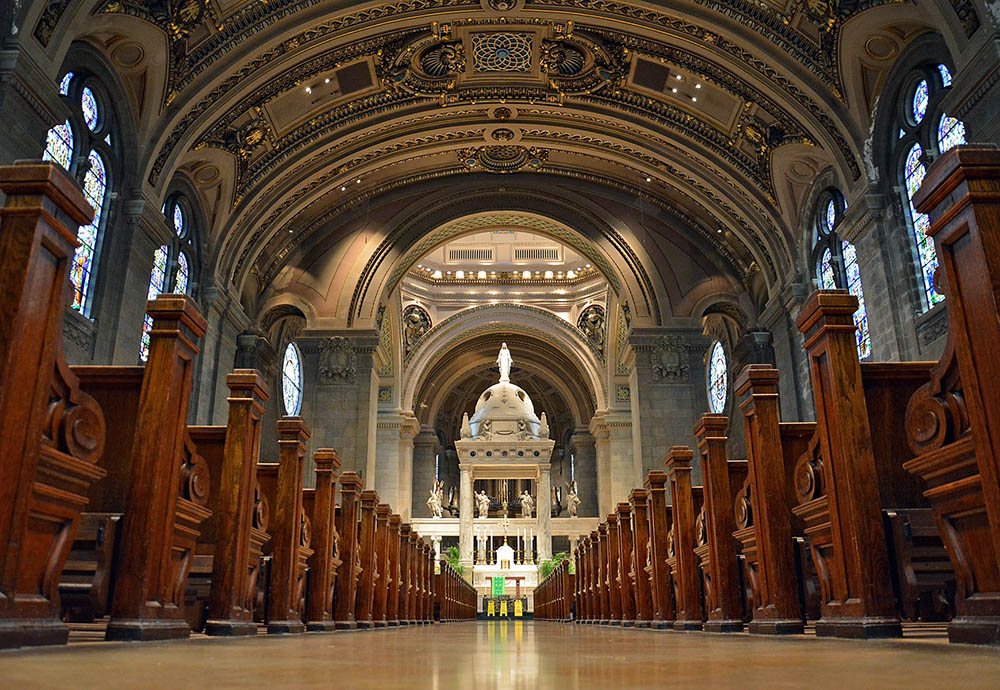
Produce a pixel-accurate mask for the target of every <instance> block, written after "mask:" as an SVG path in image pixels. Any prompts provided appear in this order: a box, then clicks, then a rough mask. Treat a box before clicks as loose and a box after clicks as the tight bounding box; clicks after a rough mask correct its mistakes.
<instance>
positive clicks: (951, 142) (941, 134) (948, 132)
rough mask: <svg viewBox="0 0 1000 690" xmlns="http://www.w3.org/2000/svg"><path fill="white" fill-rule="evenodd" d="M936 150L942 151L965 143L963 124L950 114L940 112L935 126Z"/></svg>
mask: <svg viewBox="0 0 1000 690" xmlns="http://www.w3.org/2000/svg"><path fill="white" fill-rule="evenodd" d="M937 138H938V152H939V153H944V152H945V151H948V150H950V149H953V148H954V147H956V146H958V145H960V144H964V143H965V125H964V124H963V123H962V121H961V120H956V119H955V118H953V117H951V116H950V115H945V114H944V113H942V114H941V120H940V121H939V122H938V128H937Z"/></svg>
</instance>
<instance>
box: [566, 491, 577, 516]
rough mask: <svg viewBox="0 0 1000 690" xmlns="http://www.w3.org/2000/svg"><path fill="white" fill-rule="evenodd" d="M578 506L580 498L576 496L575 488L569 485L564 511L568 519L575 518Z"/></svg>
mask: <svg viewBox="0 0 1000 690" xmlns="http://www.w3.org/2000/svg"><path fill="white" fill-rule="evenodd" d="M579 506H580V497H579V496H577V495H576V486H575V485H573V484H570V485H569V495H568V496H567V497H566V510H567V511H569V516H570V517H576V511H577V509H578V508H579Z"/></svg>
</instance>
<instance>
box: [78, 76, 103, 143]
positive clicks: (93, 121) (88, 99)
mask: <svg viewBox="0 0 1000 690" xmlns="http://www.w3.org/2000/svg"><path fill="white" fill-rule="evenodd" d="M80 107H81V109H82V110H83V121H84V122H86V123H87V127H89V128H90V131H91V132H96V131H97V126H98V125H99V124H100V120H101V111H100V109H99V108H98V107H97V99H96V98H95V97H94V92H93V91H91V90H90V87H89V86H84V87H83V91H82V92H80Z"/></svg>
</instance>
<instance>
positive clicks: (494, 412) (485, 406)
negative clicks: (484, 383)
mask: <svg viewBox="0 0 1000 690" xmlns="http://www.w3.org/2000/svg"><path fill="white" fill-rule="evenodd" d="M486 420H490V421H491V422H515V423H516V422H518V421H521V420H524V421H525V422H527V423H528V428H529V429H530V431H531V433H532V434H533V435H535V436H537V435H538V430H539V427H540V426H541V420H540V419H538V417H537V416H536V415H535V406H534V404H532V402H531V398H529V397H528V394H527V393H525V392H524V389H523V388H521V387H520V386H515V385H514V384H513V383H510V382H508V381H501V382H500V383H494V384H493V385H492V386H490V387H489V388H487V389H486V390H485V391H483V394H482V395H480V396H479V400H477V401H476V412H475V414H474V415H473V416H472V419H470V420H469V427H470V429H471V431H472V435H473V436H477V435H478V434H479V427H480V425H481V424H482V423H483V422H484V421H486Z"/></svg>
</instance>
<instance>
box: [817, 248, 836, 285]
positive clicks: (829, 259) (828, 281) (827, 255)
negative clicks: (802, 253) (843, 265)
mask: <svg viewBox="0 0 1000 690" xmlns="http://www.w3.org/2000/svg"><path fill="white" fill-rule="evenodd" d="M819 282H820V284H821V286H822V288H823V289H824V290H836V289H837V280H836V278H834V275H833V254H832V253H831V252H830V248H829V247H827V248H826V249H824V250H823V257H822V258H821V259H820V261H819Z"/></svg>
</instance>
